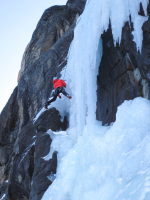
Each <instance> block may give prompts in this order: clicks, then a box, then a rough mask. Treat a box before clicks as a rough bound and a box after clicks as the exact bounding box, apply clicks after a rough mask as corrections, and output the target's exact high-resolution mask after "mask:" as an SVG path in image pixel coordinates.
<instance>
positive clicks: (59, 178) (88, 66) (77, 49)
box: [42, 0, 150, 200]
mask: <svg viewBox="0 0 150 200" xmlns="http://www.w3.org/2000/svg"><path fill="white" fill-rule="evenodd" d="M140 2H142V4H143V7H144V10H145V14H146V7H147V3H148V1H147V0H142V1H140V0H134V1H133V0H126V1H124V0H114V1H112V0H88V1H87V4H86V7H85V10H84V12H83V14H82V15H81V17H80V18H79V19H78V22H77V26H76V28H75V34H74V40H73V42H72V44H71V46H70V50H69V54H68V64H67V72H66V79H67V81H68V82H70V89H71V91H72V95H73V98H72V100H71V104H70V123H69V124H70V127H69V129H68V130H67V131H66V133H65V132H62V133H60V134H59V133H57V134H56V133H52V132H51V130H48V133H49V134H50V135H51V136H52V138H53V141H52V144H51V151H50V152H49V154H48V155H47V156H46V157H45V158H44V159H46V160H47V159H50V158H51V155H52V153H53V152H54V151H58V167H57V174H56V176H55V180H54V181H53V183H52V185H50V187H49V188H48V189H47V191H46V192H45V194H44V195H43V198H42V200H54V199H55V200H92V199H94V200H149V199H150V159H149V154H150V117H149V116H150V102H149V101H148V100H146V99H143V98H141V97H139V98H136V99H134V100H130V101H125V102H124V103H123V104H122V105H121V106H120V107H119V108H118V111H117V115H116V121H115V122H114V123H113V124H112V125H110V126H102V125H101V122H98V121H96V116H95V112H96V89H97V88H96V77H97V71H98V66H99V63H100V60H101V55H102V45H101V39H100V38H101V34H102V33H103V31H104V30H106V29H107V28H108V24H109V19H110V21H111V24H112V31H113V38H114V43H116V42H117V41H120V40H121V32H122V27H123V25H124V23H125V22H126V21H128V20H129V15H131V18H132V22H133V24H134V28H135V30H134V32H133V35H134V41H135V42H136V44H137V48H138V49H139V50H140V49H141V44H142V38H143V36H142V30H141V26H142V24H143V22H144V21H145V20H147V17H142V16H139V15H138V10H139V3H140ZM138 20H139V21H140V23H139V21H138Z"/></svg>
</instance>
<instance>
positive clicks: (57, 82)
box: [53, 79, 66, 89]
mask: <svg viewBox="0 0 150 200" xmlns="http://www.w3.org/2000/svg"><path fill="white" fill-rule="evenodd" d="M53 86H54V88H55V89H56V88H58V87H66V83H65V81H64V80H61V79H55V80H53Z"/></svg>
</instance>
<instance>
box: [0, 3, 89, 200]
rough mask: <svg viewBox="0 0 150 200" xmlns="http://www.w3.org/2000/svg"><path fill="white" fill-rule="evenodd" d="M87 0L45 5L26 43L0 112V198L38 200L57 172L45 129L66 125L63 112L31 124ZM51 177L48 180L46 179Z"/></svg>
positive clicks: (51, 113) (48, 114)
mask: <svg viewBox="0 0 150 200" xmlns="http://www.w3.org/2000/svg"><path fill="white" fill-rule="evenodd" d="M84 4H85V0H75V1H68V3H67V5H66V6H54V7H51V8H48V9H47V10H46V11H45V12H44V14H43V15H42V17H41V19H40V21H39V23H38V25H37V27H36V30H35V31H34V33H33V36H32V39H31V41H30V43H29V44H28V46H27V48H26V50H25V53H24V56H23V59H22V64H21V70H20V72H19V76H18V86H17V87H16V89H15V90H14V92H13V94H12V96H11V97H10V99H9V101H8V103H7V105H6V106H5V108H4V109H3V111H2V113H1V115H0V198H1V197H2V196H3V195H4V194H5V195H6V196H5V199H7V200H9V199H10V200H27V199H30V200H40V199H41V197H42V195H43V193H44V191H45V190H46V189H47V187H48V186H49V185H50V184H51V183H52V177H53V176H54V175H55V173H56V167H57V152H54V153H53V156H52V159H51V160H49V161H45V160H44V159H43V157H44V156H46V154H48V152H49V150H50V144H51V138H50V136H49V135H48V134H47V133H46V131H47V130H48V129H51V130H53V131H58V130H66V128H67V127H68V120H67V116H66V117H64V121H62V120H61V116H60V114H59V112H58V111H57V110H56V109H55V108H52V109H50V110H48V111H46V112H44V113H43V114H42V115H41V116H40V117H39V119H38V120H37V121H36V122H35V124H33V118H34V116H35V115H36V114H37V113H38V111H39V110H40V109H41V107H43V105H44V103H45V102H46V100H47V98H48V97H49V95H50V92H51V90H52V84H51V82H52V78H53V77H54V76H58V77H60V72H61V70H62V68H63V67H64V66H65V65H66V56H67V53H68V49H69V46H70V43H71V41H72V39H73V31H74V27H75V22H76V19H77V18H78V16H79V15H80V14H81V13H82V11H83V8H84ZM49 176H50V179H49V178H48V177H49Z"/></svg>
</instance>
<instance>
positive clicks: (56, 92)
mask: <svg viewBox="0 0 150 200" xmlns="http://www.w3.org/2000/svg"><path fill="white" fill-rule="evenodd" d="M60 93H62V94H63V95H65V96H66V97H68V96H69V94H68V93H67V92H66V91H65V89H64V87H58V88H56V89H55V90H54V91H53V92H52V95H51V97H50V99H49V100H48V101H47V103H46V106H48V105H49V104H50V103H52V102H53V101H55V100H56V99H57V97H58V95H59V94H60Z"/></svg>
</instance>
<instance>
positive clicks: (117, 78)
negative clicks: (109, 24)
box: [97, 18, 150, 124]
mask: <svg viewBox="0 0 150 200" xmlns="http://www.w3.org/2000/svg"><path fill="white" fill-rule="evenodd" d="M149 30H150V18H149V19H148V21H147V22H146V23H145V24H144V25H143V32H144V38H143V46H142V51H141V53H138V52H137V50H136V46H135V43H134V42H133V36H132V34H131V31H132V30H131V28H130V26H129V24H128V23H127V24H126V25H125V27H124V28H123V32H122V41H121V44H120V46H119V45H118V46H117V47H114V44H113V38H112V33H111V29H110V28H109V30H108V31H107V32H106V33H104V34H103V36H102V40H103V56H102V61H101V65H100V70H99V75H98V84H97V85H98V89H97V119H98V120H101V121H102V122H103V124H109V123H111V122H113V121H115V114H116V111H117V106H118V105H120V104H121V103H122V102H123V101H124V100H129V99H133V98H135V97H138V96H142V97H144V98H147V99H150V56H149V55H150V31H149Z"/></svg>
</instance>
